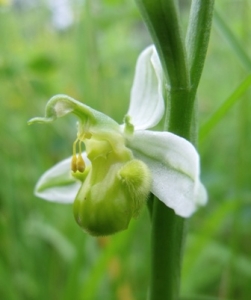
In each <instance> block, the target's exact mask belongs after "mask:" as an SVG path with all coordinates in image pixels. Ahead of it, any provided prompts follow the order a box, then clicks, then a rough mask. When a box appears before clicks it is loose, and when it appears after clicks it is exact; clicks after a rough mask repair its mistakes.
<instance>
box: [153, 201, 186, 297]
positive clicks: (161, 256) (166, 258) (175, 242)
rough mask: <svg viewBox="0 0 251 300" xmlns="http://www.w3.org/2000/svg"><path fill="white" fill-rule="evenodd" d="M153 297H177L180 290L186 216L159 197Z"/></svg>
mask: <svg viewBox="0 0 251 300" xmlns="http://www.w3.org/2000/svg"><path fill="white" fill-rule="evenodd" d="M152 223H153V226H152V249H151V250H152V270H151V286H150V297H149V299H151V300H174V299H175V300H176V299H177V298H178V294H179V281H180V269H181V256H182V248H183V246H182V245H183V237H184V219H183V218H181V217H178V216H177V215H175V213H174V211H173V210H172V209H170V208H168V207H166V206H165V204H164V203H162V202H161V201H159V199H157V198H155V199H154V206H153V216H152Z"/></svg>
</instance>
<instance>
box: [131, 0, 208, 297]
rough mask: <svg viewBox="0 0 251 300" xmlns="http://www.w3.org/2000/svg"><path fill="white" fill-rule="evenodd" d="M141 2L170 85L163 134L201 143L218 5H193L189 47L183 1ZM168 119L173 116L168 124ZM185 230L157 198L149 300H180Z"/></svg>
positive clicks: (202, 2)
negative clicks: (204, 80)
mask: <svg viewBox="0 0 251 300" xmlns="http://www.w3.org/2000/svg"><path fill="white" fill-rule="evenodd" d="M136 1H137V3H138V6H139V9H140V11H141V13H142V16H143V18H144V20H145V22H146V25H147V27H148V29H149V31H150V33H151V35H152V38H153V40H154V43H155V45H156V48H157V52H158V54H159V57H160V60H161V63H162V66H163V69H164V73H165V77H166V80H167V81H168V83H167V85H166V92H167V93H166V98H167V99H168V102H170V116H169V122H166V123H165V128H164V129H163V130H164V131H166V130H168V131H171V132H173V133H175V134H177V135H179V136H181V137H184V138H185V139H187V140H189V141H191V142H192V143H196V139H197V137H196V134H195V132H196V130H195V128H193V126H194V124H195V126H196V120H195V118H196V117H195V116H196V114H195V96H196V91H197V87H198V84H199V80H200V76H201V73H202V69H203V65H204V60H205V56H206V51H207V46H208V40H209V34H210V29H211V21H212V13H213V6H214V0H207V1H205V0H193V1H192V5H191V12H190V18H189V26H188V30H187V35H186V43H185V42H184V40H183V37H182V34H181V28H180V21H179V14H178V1H175V0H154V1H153V0H136ZM167 114H168V111H166V120H167ZM192 124H193V126H192ZM184 227H185V226H184V219H183V218H182V217H180V216H177V215H176V214H175V212H174V211H173V210H172V209H170V208H168V207H166V206H165V205H164V204H163V202H161V201H159V200H158V199H157V198H156V197H155V199H154V203H153V205H152V270H151V286H150V298H149V299H150V300H163V299H166V300H175V299H178V292H179V277H180V269H181V256H182V245H183V240H184Z"/></svg>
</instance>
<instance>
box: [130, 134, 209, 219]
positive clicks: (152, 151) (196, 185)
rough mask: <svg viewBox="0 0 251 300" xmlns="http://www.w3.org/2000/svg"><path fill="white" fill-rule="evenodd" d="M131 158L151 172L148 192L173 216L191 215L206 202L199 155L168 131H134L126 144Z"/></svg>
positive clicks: (190, 146)
mask: <svg viewBox="0 0 251 300" xmlns="http://www.w3.org/2000/svg"><path fill="white" fill-rule="evenodd" d="M128 143H129V147H130V148H131V149H132V150H133V153H134V155H135V156H136V157H137V158H139V159H140V160H142V161H144V162H145V163H146V164H147V166H148V167H149V169H150V170H151V173H152V178H153V185H152V189H151V191H152V193H153V194H154V195H156V196H157V197H158V198H159V199H160V200H161V201H162V202H164V203H165V204H166V205H167V206H168V207H170V208H172V209H173V210H174V211H175V213H176V214H177V215H179V216H182V217H189V216H191V215H192V214H193V213H194V212H195V211H196V209H197V207H198V206H199V205H204V204H205V203H206V202H207V193H206V190H205V188H204V186H203V185H202V184H201V182H200V178H199V175H200V174H199V172H200V170H199V167H200V165H199V155H198V153H197V151H196V149H195V148H194V146H193V145H192V144H191V143H190V142H188V141H187V140H185V139H183V138H181V137H179V136H177V135H175V134H172V133H170V132H154V131H146V130H145V131H137V132H135V134H134V137H133V139H130V141H128Z"/></svg>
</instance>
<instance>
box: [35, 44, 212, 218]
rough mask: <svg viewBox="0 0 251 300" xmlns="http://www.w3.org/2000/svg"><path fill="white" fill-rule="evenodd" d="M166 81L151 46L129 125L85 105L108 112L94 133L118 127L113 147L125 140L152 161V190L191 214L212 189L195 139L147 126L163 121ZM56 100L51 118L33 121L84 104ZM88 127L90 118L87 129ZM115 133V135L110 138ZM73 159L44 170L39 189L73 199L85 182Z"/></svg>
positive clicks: (142, 62)
mask: <svg viewBox="0 0 251 300" xmlns="http://www.w3.org/2000/svg"><path fill="white" fill-rule="evenodd" d="M163 86H164V80H163V72H162V68H161V64H160V61H159V58H158V55H157V53H156V50H155V48H154V46H150V47H148V48H147V49H145V50H144V51H143V52H142V53H141V55H140V56H139V58H138V61H137V65H136V72H135V78H134V83H133V87H132V90H131V99H130V106H129V110H128V113H127V115H126V117H125V124H123V125H121V126H117V125H116V124H117V123H116V122H114V121H113V120H111V119H110V118H109V117H107V116H106V117H104V116H105V115H103V114H101V113H98V112H96V111H94V110H91V109H90V108H88V107H87V108H86V106H83V107H82V108H81V110H83V111H85V113H86V114H88V118H89V117H90V119H91V118H92V117H93V116H94V117H95V118H96V117H97V118H99V117H100V116H101V115H102V118H103V119H102V118H101V119H102V120H103V121H102V122H103V123H102V124H101V123H100V124H98V125H96V124H95V126H94V125H90V128H92V134H93V135H94V136H95V134H96V136H102V137H104V135H106V134H109V133H108V132H109V130H110V128H112V129H111V130H112V131H113V133H112V135H114V136H113V137H112V142H111V144H112V147H113V149H115V148H116V150H114V151H118V153H119V151H122V150H120V147H121V145H122V146H123V145H125V146H126V148H129V149H130V150H131V151H132V153H133V156H134V157H135V158H136V159H138V160H140V161H142V162H144V163H145V164H146V165H147V166H148V168H149V170H150V172H151V177H152V184H151V188H150V190H151V192H152V193H153V194H154V195H155V196H156V197H157V198H159V200H160V201H162V202H163V203H165V204H166V206H168V207H170V208H172V209H173V210H174V211H175V213H176V214H177V215H179V216H182V217H189V216H191V215H192V214H193V213H194V212H195V211H196V209H197V207H198V206H200V205H204V204H205V203H206V201H207V193H206V190H205V188H204V186H203V185H202V183H201V182H200V162H199V155H198V153H197V151H196V149H195V148H194V146H193V145H192V144H191V143H190V142H189V141H187V140H185V139H183V138H181V137H179V136H177V135H175V134H173V133H170V132H158V131H150V130H147V129H149V128H152V127H154V126H155V125H157V124H158V123H159V122H160V120H161V119H162V117H163V114H164V111H165V108H164V99H163V94H162V89H163ZM51 102H53V105H52V104H51V107H50V108H48V109H47V118H46V119H42V118H36V119H33V120H32V121H31V123H32V122H35V121H41V122H47V121H48V122H49V121H52V120H54V119H55V118H57V117H61V116H63V115H66V114H67V113H69V112H73V113H75V114H76V115H78V113H76V112H75V109H76V108H75V107H76V106H77V105H79V104H78V102H77V101H76V100H73V99H71V98H69V97H67V96H56V97H54V98H53V99H52V100H51ZM88 109H89V111H88ZM52 110H53V112H51V111H52ZM98 114H100V115H98ZM104 118H107V119H104ZM88 122H89V121H88ZM90 123H91V121H90ZM93 124H94V123H93ZM86 126H87V125H86V123H85V127H84V128H85V129H84V130H86V128H87V127H86ZM88 126H89V125H88ZM88 130H89V129H88ZM99 132H101V133H99ZM79 135H80V136H81V134H79ZM110 138H111V135H110V136H109V138H107V139H110ZM87 148H88V141H87ZM87 152H88V151H87ZM83 155H84V160H85V162H86V164H87V165H88V164H90V161H89V160H88V158H87V156H86V153H83ZM70 163H71V158H68V159H66V160H63V161H62V162H60V163H59V164H57V165H55V166H54V167H52V168H51V169H49V170H48V171H47V172H46V173H44V174H43V175H42V177H41V178H40V179H39V181H38V183H37V185H36V188H35V194H36V195H37V196H38V197H40V198H43V199H45V200H49V201H54V202H62V203H72V202H73V201H74V199H75V198H76V195H77V193H78V191H79V189H80V186H81V182H80V181H78V180H76V179H75V178H74V177H73V176H72V175H71V171H70Z"/></svg>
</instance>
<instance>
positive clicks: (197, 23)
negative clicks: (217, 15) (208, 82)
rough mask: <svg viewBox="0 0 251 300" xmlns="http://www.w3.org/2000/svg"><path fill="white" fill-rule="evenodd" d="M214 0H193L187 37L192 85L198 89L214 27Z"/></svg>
mask: <svg viewBox="0 0 251 300" xmlns="http://www.w3.org/2000/svg"><path fill="white" fill-rule="evenodd" d="M213 8H214V0H206V1H205V0H193V1H192V5H191V10H190V18H189V24H188V29H187V35H186V49H187V57H188V65H189V69H190V76H191V85H192V88H193V89H195V90H196V89H197V87H198V84H199V81H200V77H201V73H202V70H203V66H204V62H205V58H206V53H207V47H208V42H209V36H210V31H211V26H212V17H213Z"/></svg>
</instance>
